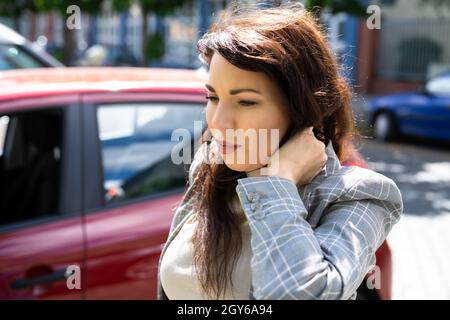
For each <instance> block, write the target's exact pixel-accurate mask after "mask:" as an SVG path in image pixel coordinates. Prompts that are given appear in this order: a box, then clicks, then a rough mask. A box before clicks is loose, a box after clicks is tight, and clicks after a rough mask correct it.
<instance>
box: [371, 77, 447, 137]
mask: <svg viewBox="0 0 450 320" xmlns="http://www.w3.org/2000/svg"><path fill="white" fill-rule="evenodd" d="M367 115H368V121H369V123H370V124H371V125H372V126H373V135H374V137H375V138H377V139H379V140H383V141H388V140H393V139H395V138H398V137H400V136H401V135H412V136H420V137H425V138H432V139H439V140H447V141H450V71H447V72H444V73H441V74H439V75H437V76H435V77H433V78H432V79H430V80H429V81H428V82H427V83H426V84H425V86H424V87H423V88H422V89H421V90H419V91H417V92H407V93H400V94H392V95H385V96H380V97H374V98H373V99H371V100H370V102H369V104H368V110H367Z"/></svg>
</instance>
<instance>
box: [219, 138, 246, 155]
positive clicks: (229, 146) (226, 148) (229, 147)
mask: <svg viewBox="0 0 450 320" xmlns="http://www.w3.org/2000/svg"><path fill="white" fill-rule="evenodd" d="M214 140H216V143H217V147H218V148H219V151H220V152H221V153H223V154H228V153H232V152H234V151H236V150H237V149H238V148H240V147H242V146H241V145H240V144H234V143H230V142H227V141H222V140H217V139H214Z"/></svg>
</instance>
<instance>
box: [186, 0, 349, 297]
mask: <svg viewBox="0 0 450 320" xmlns="http://www.w3.org/2000/svg"><path fill="white" fill-rule="evenodd" d="M197 48H198V51H199V57H200V59H201V60H202V61H203V62H204V63H205V64H207V65H209V63H210V62H211V58H212V56H213V54H215V53H218V54H220V55H221V56H222V57H224V58H225V59H226V60H227V61H228V62H230V63H231V64H233V65H234V66H236V67H238V68H241V69H244V70H248V71H255V72H263V73H264V74H266V75H268V76H269V77H270V78H272V79H274V80H275V82H276V83H277V85H278V87H279V89H280V90H281V92H282V94H283V95H284V97H285V99H286V101H287V103H288V105H287V107H288V108H287V109H288V113H289V118H290V119H291V126H290V127H289V128H288V131H287V133H286V134H285V136H284V137H282V139H281V141H280V146H282V145H283V144H284V143H285V141H287V140H288V139H289V138H290V137H292V136H293V135H295V134H296V133H297V132H299V131H300V130H303V129H305V128H306V127H310V126H313V127H314V130H313V131H314V134H315V136H316V137H317V138H318V139H319V140H321V141H322V142H324V143H325V144H326V145H327V144H328V142H329V141H330V140H331V141H332V143H333V146H334V149H335V152H336V154H337V155H338V157H339V159H340V160H342V159H343V158H344V157H345V156H346V151H347V150H350V148H351V140H352V136H353V135H354V132H353V113H352V110H351V107H350V89H349V86H348V84H347V82H346V81H345V79H344V78H343V76H342V75H341V73H340V71H341V70H340V69H339V65H338V64H337V62H336V59H335V57H334V55H333V53H332V51H331V50H330V48H329V46H328V44H327V41H326V37H325V35H324V32H323V30H321V28H320V27H319V24H318V23H317V22H316V20H315V18H314V17H313V15H312V14H310V13H308V12H307V11H306V10H304V8H303V6H301V5H296V4H287V5H286V4H285V5H282V6H279V7H274V8H266V9H261V8H259V9H256V10H254V9H253V8H250V9H249V8H248V6H245V7H235V8H232V9H229V10H227V11H226V12H225V13H224V14H222V16H221V17H220V18H219V19H218V21H217V22H216V23H214V24H213V25H212V26H211V27H210V29H209V30H208V31H207V33H206V34H205V35H204V36H203V37H202V38H201V39H200V40H199V42H198V44H197ZM243 177H246V174H245V173H244V172H237V171H234V170H231V169H229V168H228V167H227V166H226V165H225V164H223V163H202V164H201V165H200V167H199V169H198V171H197V175H196V179H195V183H194V188H195V189H196V190H197V191H198V192H197V194H198V195H199V197H198V200H197V201H196V202H195V203H196V205H195V219H196V221H197V226H196V228H195V231H194V235H193V238H192V242H193V250H194V267H195V269H196V272H197V275H198V277H199V281H200V284H201V287H202V289H203V290H204V292H205V293H206V294H207V295H208V296H210V297H213V298H219V297H220V296H222V295H223V294H224V293H225V291H226V289H227V288H228V286H231V287H232V286H233V283H232V272H233V268H234V266H235V265H236V262H237V260H238V258H239V255H240V253H241V247H242V238H241V233H240V222H239V219H238V216H237V215H236V214H235V213H234V212H233V210H232V208H230V207H229V204H230V202H231V199H232V197H234V196H236V191H235V189H236V186H237V180H238V179H239V178H243Z"/></svg>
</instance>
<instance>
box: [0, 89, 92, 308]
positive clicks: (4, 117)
mask: <svg viewBox="0 0 450 320" xmlns="http://www.w3.org/2000/svg"><path fill="white" fill-rule="evenodd" d="M77 99H78V97H77V95H66V96H64V97H49V98H45V97H43V98H35V99H32V100H31V99H30V100H16V101H9V102H5V103H2V104H0V123H1V125H0V153H1V155H0V212H1V215H0V298H1V299H81V298H83V274H82V273H83V265H82V264H83V254H84V245H83V228H82V220H81V219H82V215H81V180H80V176H81V172H80V170H81V158H80V154H81V152H80V135H79V132H80V116H79V111H80V110H79V108H78V106H77Z"/></svg>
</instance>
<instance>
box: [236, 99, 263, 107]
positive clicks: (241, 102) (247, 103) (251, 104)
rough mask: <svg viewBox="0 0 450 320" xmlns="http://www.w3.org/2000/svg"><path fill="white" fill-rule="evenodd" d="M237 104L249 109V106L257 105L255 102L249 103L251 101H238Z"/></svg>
mask: <svg viewBox="0 0 450 320" xmlns="http://www.w3.org/2000/svg"><path fill="white" fill-rule="evenodd" d="M238 103H239V104H240V105H241V106H244V107H249V106H253V105H255V104H257V103H258V102H256V101H251V100H239V102H238Z"/></svg>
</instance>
